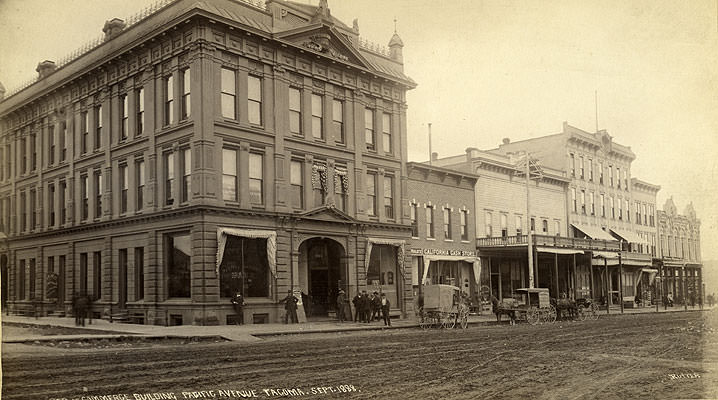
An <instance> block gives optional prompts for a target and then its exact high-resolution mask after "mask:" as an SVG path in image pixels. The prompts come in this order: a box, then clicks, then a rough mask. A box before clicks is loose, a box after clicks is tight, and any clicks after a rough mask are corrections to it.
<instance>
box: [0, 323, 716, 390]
mask: <svg viewBox="0 0 718 400" xmlns="http://www.w3.org/2000/svg"><path fill="white" fill-rule="evenodd" d="M38 349H39V350H41V351H37V350H38ZM2 369H3V385H2V398H3V399H7V400H11V399H33V400H38V399H51V398H67V399H73V398H77V399H83V398H84V399H103V400H104V399H166V398H169V399H172V398H178V399H184V398H202V399H224V398H246V397H257V398H268V397H298V398H327V399H329V398H354V399H367V398H369V399H371V398H376V399H413V398H417V399H482V398H491V399H496V398H506V399H509V398H512V399H516V398H538V399H591V398H597V399H614V398H621V399H627V398H645V399H675V398H718V310H714V311H711V312H685V313H683V312H681V313H666V314H642V315H624V316H612V317H610V318H605V317H602V318H601V319H599V320H598V321H585V322H556V323H555V324H552V325H538V326H529V325H526V324H519V325H517V326H508V325H505V324H504V325H500V326H487V325H481V326H471V327H469V329H467V330H465V331H462V330H453V331H442V330H430V331H421V330H418V329H417V330H397V331H383V332H381V331H378V332H358V333H351V334H319V335H308V336H307V335H296V336H291V337H273V338H269V339H265V340H264V341H262V342H258V343H251V344H247V343H243V344H238V343H229V342H224V343H213V344H203V343H196V344H195V343H190V344H183V345H168V346H156V345H154V346H136V347H130V348H122V349H117V348H105V349H61V348H53V347H47V346H33V345H3V354H2ZM102 396H104V397H102Z"/></svg>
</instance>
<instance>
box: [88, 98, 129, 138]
mask: <svg viewBox="0 0 718 400" xmlns="http://www.w3.org/2000/svg"><path fill="white" fill-rule="evenodd" d="M126 97H127V96H125V98H126ZM100 146H102V106H97V107H95V146H94V149H95V150H97V149H99V148H100Z"/></svg>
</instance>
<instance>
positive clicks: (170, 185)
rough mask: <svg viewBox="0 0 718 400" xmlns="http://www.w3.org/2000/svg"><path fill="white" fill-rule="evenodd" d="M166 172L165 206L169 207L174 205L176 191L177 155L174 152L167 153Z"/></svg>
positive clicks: (165, 157) (165, 158)
mask: <svg viewBox="0 0 718 400" xmlns="http://www.w3.org/2000/svg"><path fill="white" fill-rule="evenodd" d="M164 172H165V204H166V205H168V206H169V205H172V204H173V203H174V191H175V155H174V153H172V152H168V153H165V156H164Z"/></svg>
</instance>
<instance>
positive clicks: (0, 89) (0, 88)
mask: <svg viewBox="0 0 718 400" xmlns="http://www.w3.org/2000/svg"><path fill="white" fill-rule="evenodd" d="M4 98H5V86H3V85H2V82H0V100H2V99H4Z"/></svg>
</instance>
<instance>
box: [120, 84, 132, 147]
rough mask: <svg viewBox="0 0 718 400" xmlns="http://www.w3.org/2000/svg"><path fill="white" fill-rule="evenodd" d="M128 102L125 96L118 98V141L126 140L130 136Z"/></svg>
mask: <svg viewBox="0 0 718 400" xmlns="http://www.w3.org/2000/svg"><path fill="white" fill-rule="evenodd" d="M128 104H129V101H128V100H127V95H126V94H123V95H122V96H121V97H120V140H127V137H128V136H129V134H130V119H129V111H130V110H129V106H128Z"/></svg>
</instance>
